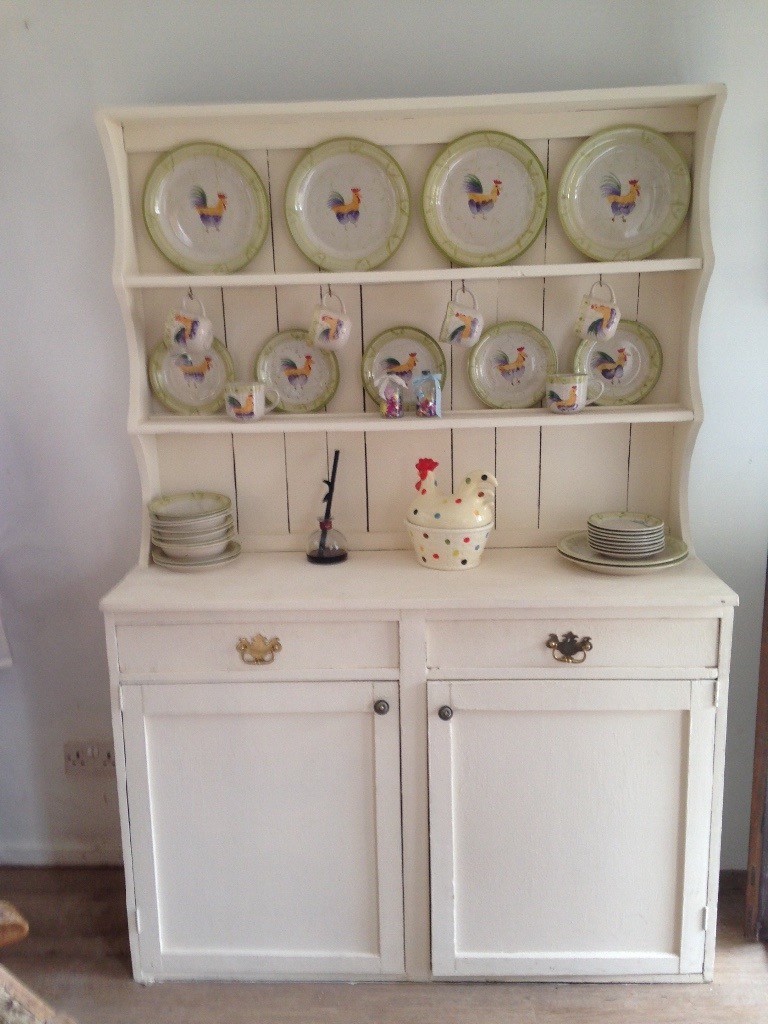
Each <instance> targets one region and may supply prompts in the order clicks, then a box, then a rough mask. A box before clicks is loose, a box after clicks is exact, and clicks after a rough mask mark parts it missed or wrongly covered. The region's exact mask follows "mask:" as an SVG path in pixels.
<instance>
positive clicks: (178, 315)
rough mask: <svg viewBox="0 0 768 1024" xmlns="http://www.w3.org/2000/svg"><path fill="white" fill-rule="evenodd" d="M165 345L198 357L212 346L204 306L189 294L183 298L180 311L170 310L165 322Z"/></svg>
mask: <svg viewBox="0 0 768 1024" xmlns="http://www.w3.org/2000/svg"><path fill="white" fill-rule="evenodd" d="M163 338H164V340H165V342H166V344H169V345H177V346H178V347H179V349H182V350H183V351H184V352H189V353H190V354H191V355H200V354H201V353H203V352H207V351H208V349H209V348H210V347H211V345H213V324H212V323H211V321H210V320H209V319H208V317H207V316H206V315H205V306H204V305H203V304H202V302H201V301H200V299H196V298H195V297H194V296H193V295H192V293H191V292H190V293H189V294H188V295H185V296H184V299H183V301H182V303H181V308H180V309H172V310H171V312H170V313H169V314H168V319H167V320H166V322H165V333H164V334H163Z"/></svg>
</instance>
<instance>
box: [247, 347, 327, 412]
mask: <svg viewBox="0 0 768 1024" xmlns="http://www.w3.org/2000/svg"><path fill="white" fill-rule="evenodd" d="M255 376H256V379H257V380H259V381H261V383H262V384H268V385H270V386H271V387H273V388H274V389H275V390H276V391H277V393H278V394H279V396H280V402H279V404H278V405H277V408H278V409H280V410H281V411H282V412H316V411H317V410H318V409H322V408H323V406H325V405H327V404H328V402H330V400H331V399H332V398H333V396H334V395H335V394H336V388H337V387H338V386H339V363H338V360H337V359H336V356H335V355H334V354H333V352H328V351H326V350H325V349H321V348H318V347H317V346H316V345H312V344H310V341H309V334H308V332H307V331H301V330H298V329H297V328H296V329H293V330H290V331H280V333H279V334H275V335H274V336H273V337H272V338H270V339H269V341H268V342H267V343H266V345H265V346H264V348H263V349H262V350H261V352H259V355H258V357H257V359H256V368H255Z"/></svg>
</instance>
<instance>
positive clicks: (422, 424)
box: [134, 405, 693, 435]
mask: <svg viewBox="0 0 768 1024" xmlns="http://www.w3.org/2000/svg"><path fill="white" fill-rule="evenodd" d="M692 420H693V412H692V410H690V409H686V408H684V407H683V406H681V405H624V406H619V405H613V406H601V407H594V408H591V409H586V410H584V411H583V412H581V413H579V414H578V415H577V416H575V417H569V416H555V415H553V414H552V413H551V412H549V411H548V410H547V409H540V408H534V409H475V410H464V411H457V412H449V413H446V414H445V415H444V416H441V417H434V418H427V417H422V416H416V415H414V414H412V413H410V414H407V415H406V416H403V418H402V419H397V420H388V419H384V418H383V417H382V416H380V415H379V413H347V414H345V413H337V414H334V413H328V412H315V413H306V414H299V413H285V414H280V413H276V414H274V415H273V416H265V417H264V419H261V420H256V421H255V422H251V423H233V421H232V420H231V419H229V418H228V417H226V416H223V415H222V416H174V415H167V416H166V415H161V416H152V417H151V418H150V419H147V420H144V421H142V422H140V423H139V424H138V425H137V427H136V428H135V431H134V432H135V433H136V434H146V435H152V434H234V435H238V434H294V433H298V434H307V433H310V434H312V433H320V432H322V431H328V432H336V431H345V432H346V431H365V432H367V433H368V432H372V431H375V432H380V431H388V432H390V431H391V432H393V433H400V432H403V431H405V432H409V431H414V430H419V431H421V430H446V429H450V430H472V429H475V428H481V427H485V428H487V427H557V428H560V429H563V428H566V429H570V428H571V427H572V426H573V425H576V426H583V427H588V426H596V425H605V424H608V423H689V422H691V421H692Z"/></svg>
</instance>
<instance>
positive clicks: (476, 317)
mask: <svg viewBox="0 0 768 1024" xmlns="http://www.w3.org/2000/svg"><path fill="white" fill-rule="evenodd" d="M460 295H466V296H467V297H468V299H470V300H471V303H472V304H471V305H470V303H469V301H467V300H463V301H462V300H460V299H459V296H460ZM482 333H483V318H482V316H481V314H480V313H479V312H478V309H477V300H476V299H475V296H474V295H473V294H472V292H471V291H469V290H468V289H466V288H461V289H460V290H459V291H457V292H456V295H455V296H454V298H453V299H452V301H451V302H449V303H448V308H447V309H446V311H445V317H444V318H443V326H442V327H441V328H440V337H439V340H440V341H441V342H442V343H443V344H444V345H461V346H463V347H464V348H471V347H472V345H474V344H475V343H476V342H477V341H479V340H480V335H481V334H482Z"/></svg>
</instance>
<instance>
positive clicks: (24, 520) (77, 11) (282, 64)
mask: <svg viewBox="0 0 768 1024" xmlns="http://www.w3.org/2000/svg"><path fill="white" fill-rule="evenodd" d="M0 33H1V38H0V82H1V83H2V85H1V87H0V104H2V110H1V120H0V124H1V125H2V129H0V189H1V194H2V198H1V199H0V203H1V204H2V217H1V218H0V254H1V255H2V259H1V260H0V274H1V275H2V280H1V281H0V369H1V370H2V373H1V375H0V389H2V402H1V403H0V417H1V420H0V436H1V437H2V446H1V452H0V473H1V475H0V599H1V600H2V610H3V620H4V622H5V626H6V630H7V633H8V636H9V640H10V643H11V647H12V651H13V658H14V664H13V667H12V668H11V669H10V670H6V671H4V672H2V673H1V674H0V861H5V862H11V863H13V862H24V861H26V862H34V861H42V862H46V861H56V860H74V861H78V860H96V861H99V860H102V859H110V858H113V859H114V858H116V857H117V856H118V848H119V846H118V822H117V813H116V806H115V800H114V796H113V793H112V787H111V786H109V785H106V786H105V785H101V784H99V783H98V782H90V783H87V784H86V783H82V782H80V783H74V784H73V783H70V782H69V781H68V780H67V779H66V778H65V777H64V774H63V769H62V763H63V761H62V745H63V742H64V740H65V739H68V738H71V737H74V738H79V737H83V738H90V737H95V738H98V737H101V736H106V737H108V736H109V714H108V711H109V708H108V693H107V672H106V662H105V655H104V645H103V636H102V628H101V622H100V618H99V613H98V609H97V602H98V599H99V597H100V596H101V594H103V593H104V592H105V591H106V590H107V589H108V588H109V587H110V586H111V585H112V584H113V583H114V582H116V581H117V579H118V578H119V577H120V575H121V574H122V573H123V572H124V571H125V570H126V569H128V568H129V567H130V565H131V564H132V562H133V561H134V559H135V556H136V552H137V544H138V524H139V512H140V509H139V487H138V475H137V471H136V467H135V463H134V459H133V454H132V451H131V448H130V445H129V442H128V438H127V436H126V432H125V417H126V391H127V386H126V381H127V358H126V354H125V346H124V343H123V331H122V327H121V323H120V319H119V316H118V309H117V303H116V300H115V297H114V295H113V292H112V288H111V283H110V267H111V249H112V215H111V205H110V197H109V188H108V182H107V174H106V169H105V164H104V158H103V155H102V153H101V150H100V147H99V143H98V139H97V135H96V130H95V128H94V122H93V110H94V108H95V107H96V106H98V105H100V104H125V103H154V102H204V101H236V100H243V101H245V100H251V101H264V100H293V99H309V98H327V99H334V98H350V97H375V96H384V97H387V96H419V95H441V94H447V95H451V94H465V93H473V92H518V91H536V90H550V89H566V88H590V87H597V86H613V85H616V86H618V85H648V84H662V83H681V82H705V81H724V82H726V84H727V85H728V88H729V99H728V102H727V105H726V110H725V115H724V118H723V122H722V128H721V132H720V136H719V141H718V145H717V151H716V156H715V167H714V175H713V232H714V243H715V251H716V255H717V260H718V263H717V269H716V272H715V275H714V277H713V280H712V285H711V287H710V291H709V295H708V298H707V302H706V306H705V311H704V321H703V329H702V358H701V369H702V386H703V391H704V398H705V402H706V422H705V426H704V429H703V430H702V433H701V434H700V440H699V443H698V447H697V450H696V456H695V460H694V472H693V482H692V483H693V486H692V496H691V511H692V519H693V529H694V538H695V541H696V544H697V548H698V551H699V553H700V554H701V555H702V556H703V557H704V558H705V559H706V560H707V561H708V562H709V563H710V564H711V565H712V566H713V568H714V569H715V570H716V571H717V572H718V573H720V574H721V575H722V576H723V577H724V578H725V579H726V580H727V582H728V583H730V584H731V585H732V586H733V587H734V588H735V589H736V590H737V591H738V592H739V593H740V595H741V598H742V607H741V609H740V611H739V612H738V617H737V633H736V643H735V650H734V659H733V697H732V713H731V720H730V727H729V737H728V743H729V749H728V766H727V780H726V786H727V791H726V804H725V835H724V847H723V864H724V866H725V867H742V866H743V865H744V864H745V857H746V837H747V819H748V807H749V789H750V774H751V759H752V744H753V734H752V730H753V721H754V705H755V692H756V681H757V661H758V649H759V636H760V618H761V614H762V587H763V575H764V568H765V554H766V539H767V534H768V512H767V510H766V501H765V499H766V496H767V495H768V464H767V458H766V451H768V446H767V445H766V440H767V438H766V433H767V430H768V408H767V403H766V394H767V393H768V373H766V353H768V309H767V308H766V307H767V304H766V285H767V282H768V201H767V200H766V195H767V194H768V191H767V189H766V169H767V168H768V153H767V152H766V146H767V143H766V131H765V111H766V110H768V76H766V56H768V54H767V53H766V43H765V40H766V39H768V5H767V4H765V3H764V2H763V0H754V2H739V0H736V2H730V3H722V2H720V0H712V2H711V0H698V2H693V0H679V2H676V0H665V2H651V0H645V2H643V3H638V2H637V0H631V2H624V0H614V2H610V0H583V2H577V0H562V2H553V0H515V2H512V0H497V2H482V0H481V2H479V3H475V4H473V5H467V4H465V3H460V2H458V0H439V2H430V0H421V2H415V0H414V2H405V0H386V2H383V0H356V2H349V3H347V2H342V0H325V2H323V3H311V2H302V3H299V2H296V0H281V2H275V0H269V2H257V0H243V2H234V0H233V2H228V0H218V2H207V0H187V2H181V0H149V2H148V0H133V2H131V3H130V4H128V3H125V2H122V0H93V2H87V0H80V2H78V0H69V2H56V0H18V2H13V0H0Z"/></svg>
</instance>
